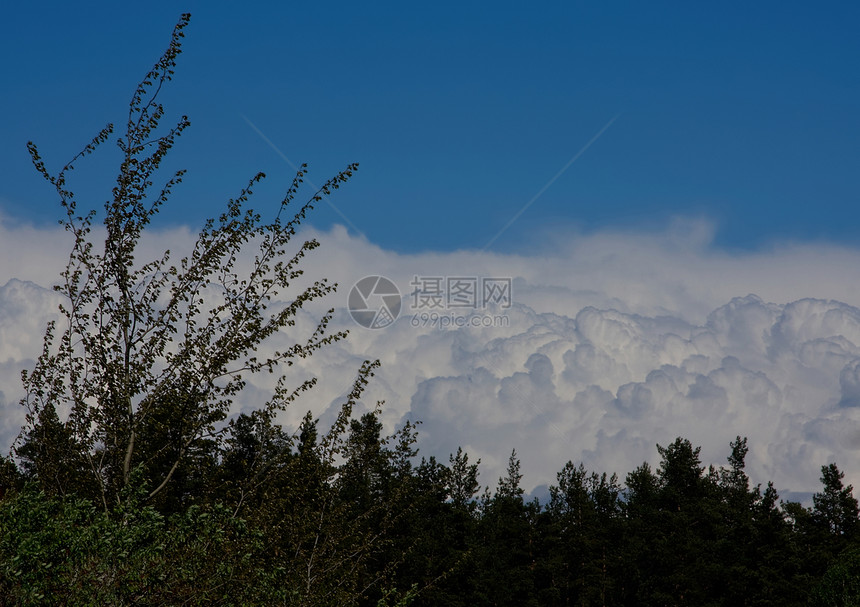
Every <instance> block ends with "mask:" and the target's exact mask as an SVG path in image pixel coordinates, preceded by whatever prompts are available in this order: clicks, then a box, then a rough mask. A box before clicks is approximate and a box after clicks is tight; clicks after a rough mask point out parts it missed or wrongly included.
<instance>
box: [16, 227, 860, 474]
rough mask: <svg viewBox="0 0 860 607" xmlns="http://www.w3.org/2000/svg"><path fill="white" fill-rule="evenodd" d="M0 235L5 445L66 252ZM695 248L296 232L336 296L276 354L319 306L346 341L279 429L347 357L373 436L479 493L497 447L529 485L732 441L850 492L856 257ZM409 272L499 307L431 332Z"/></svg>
mask: <svg viewBox="0 0 860 607" xmlns="http://www.w3.org/2000/svg"><path fill="white" fill-rule="evenodd" d="M0 232H2V233H0V243H10V242H13V243H15V244H14V247H15V253H16V257H10V256H9V255H8V254H7V255H4V256H3V257H2V260H3V262H0V263H2V267H0V285H5V286H0V381H2V382H3V383H2V384H0V390H2V392H0V406H2V407H3V412H4V413H3V424H2V425H0V433H2V436H0V439H2V441H3V442H4V444H8V442H9V441H10V440H11V438H12V436H14V432H15V431H16V429H17V427H18V426H19V425H20V419H21V415H20V411H18V407H17V405H16V404H15V403H16V401H17V400H18V399H19V398H20V381H19V379H18V373H19V372H20V369H21V368H23V367H27V366H31V365H32V360H33V358H34V356H35V355H36V353H37V352H38V349H39V345H40V340H41V334H42V331H43V327H44V323H45V322H46V321H47V319H48V318H50V316H51V314H52V311H53V310H55V309H56V304H57V299H56V295H55V294H54V293H52V292H51V291H49V290H47V289H46V288H45V287H47V286H48V284H49V283H50V281H51V276H56V275H57V273H58V272H59V269H60V268H61V267H62V262H63V259H64V258H65V255H66V248H65V247H64V246H62V245H63V243H64V241H63V238H62V232H52V231H42V232H39V231H38V230H35V229H33V228H26V227H22V226H9V225H8V224H7V225H4V224H2V223H0ZM37 232H39V233H37ZM711 233H712V230H711V229H710V226H709V225H708V224H707V223H705V222H695V221H692V222H691V221H686V222H685V221H679V222H677V223H675V224H673V225H672V226H669V227H668V228H667V230H666V231H664V232H662V233H635V232H628V233H617V232H607V233H595V234H567V235H564V237H562V236H561V235H558V236H557V237H554V238H553V239H549V240H548V242H549V244H548V246H547V248H546V249H543V250H542V251H541V252H539V253H533V254H528V255H527V254H518V255H513V254H497V253H492V252H479V251H458V252H450V253H424V254H414V255H402V254H396V253H392V252H389V251H385V250H383V249H381V248H379V247H377V246H375V245H373V244H372V243H369V242H367V241H365V240H362V239H358V238H353V237H350V236H349V235H348V234H347V233H346V232H345V231H344V230H343V229H342V228H335V229H333V230H332V231H330V232H327V233H322V234H320V233H316V232H314V231H312V230H308V231H306V232H305V233H304V234H303V236H307V237H309V236H315V237H317V238H318V239H319V240H320V241H321V242H322V243H323V247H322V248H321V249H320V250H319V251H315V252H314V254H313V255H311V256H310V257H309V258H308V260H307V264H306V265H305V270H306V277H307V278H317V277H320V276H327V277H328V278H330V279H331V280H334V281H336V282H338V283H339V285H340V289H339V292H338V294H337V295H336V296H335V297H334V298H331V299H330V300H329V301H327V302H322V303H320V304H319V305H315V306H311V307H310V308H309V309H308V310H306V311H303V312H302V313H301V316H300V319H299V320H300V322H299V324H298V326H297V327H296V329H295V330H294V331H293V332H291V333H285V334H284V335H281V336H279V337H278V340H279V341H282V342H283V343H287V342H289V341H290V340H292V339H298V338H299V337H298V336H299V335H300V334H301V332H302V331H305V332H306V331H307V330H310V329H311V328H312V327H313V325H314V321H315V319H316V318H317V317H318V315H319V314H320V313H321V312H322V311H323V310H324V309H326V308H327V307H335V308H336V315H335V319H334V323H333V324H334V328H335V329H339V328H349V329H350V332H351V333H350V337H349V338H348V339H347V340H345V341H342V342H339V343H337V344H335V345H333V346H331V347H330V348H328V350H327V351H325V352H323V353H321V354H319V355H317V356H314V357H312V358H310V359H308V360H307V361H302V362H301V364H300V365H297V366H296V367H295V368H293V369H291V370H290V371H289V373H290V377H291V378H294V379H295V381H297V382H298V381H299V380H300V379H302V378H304V377H307V376H309V375H315V376H317V377H319V378H320V385H319V386H318V388H316V389H315V390H314V392H313V393H312V394H311V395H310V396H308V397H307V398H306V399H305V400H303V401H302V402H300V403H298V404H297V405H296V407H295V409H294V410H292V411H288V412H287V413H286V414H285V416H284V419H283V421H284V423H285V424H287V425H291V424H296V423H297V422H298V420H300V418H301V417H302V415H303V414H304V412H305V411H306V410H308V409H310V410H312V411H313V413H314V414H315V415H317V416H319V417H320V418H321V419H322V420H323V423H325V422H326V421H327V420H330V419H331V418H332V416H333V415H334V412H335V410H336V407H337V404H338V403H339V402H340V399H341V398H342V396H343V395H344V394H345V393H346V392H347V391H348V390H349V387H350V385H351V383H352V380H353V377H354V373H355V371H356V370H357V369H358V367H359V365H360V364H361V361H362V360H364V359H368V358H370V359H374V358H379V359H380V360H381V361H382V363H383V366H382V369H381V370H380V372H379V373H378V374H377V376H376V377H375V378H374V380H373V382H372V383H371V385H370V387H369V389H368V391H367V393H366V398H365V400H364V402H365V403H366V406H367V407H371V406H373V405H374V404H375V403H376V401H377V400H384V401H385V403H386V404H385V407H384V410H383V421H384V422H385V423H386V425H387V426H388V427H389V428H393V427H395V426H396V425H398V424H400V423H402V422H403V421H404V420H405V419H412V420H416V421H417V420H420V421H421V422H422V425H421V426H420V427H419V430H420V433H421V439H420V443H419V446H420V447H421V449H422V452H423V453H424V454H425V455H431V454H432V455H436V456H437V457H440V458H443V459H445V458H447V455H448V453H451V452H454V451H456V449H457V447H458V446H462V447H463V448H464V449H466V450H467V451H468V452H469V453H470V455H471V456H472V457H473V458H480V459H481V460H482V462H483V463H482V466H481V470H482V478H481V481H482V482H483V483H484V484H489V485H494V484H495V482H496V480H497V479H498V477H499V476H500V475H501V474H502V473H503V470H504V466H505V464H506V461H507V457H508V455H509V454H510V451H511V449H513V448H516V449H517V452H518V454H519V455H520V457H521V460H522V466H523V471H524V474H525V479H524V485H525V486H526V489H531V488H533V487H535V486H538V485H541V484H549V483H552V482H554V480H555V472H556V471H557V470H559V469H560V468H561V466H562V465H563V464H564V462H566V461H567V460H573V461H575V462H578V461H583V462H584V463H585V465H586V466H587V467H589V468H591V469H595V470H599V471H608V472H612V471H617V472H619V473H621V474H623V473H625V472H628V471H630V470H632V469H633V468H634V467H635V466H637V465H638V464H640V463H641V462H642V461H643V460H649V461H651V462H652V463H654V462H655V461H656V459H657V456H656V449H655V444H656V443H660V444H667V443H669V442H671V441H672V440H673V439H674V438H675V437H676V436H684V437H687V438H689V439H690V440H691V441H693V442H694V443H695V444H699V445H702V447H703V449H702V455H703V459H704V460H705V462H706V463H715V464H717V465H720V464H722V463H724V462H725V457H726V455H727V454H728V443H729V441H730V440H732V439H733V438H734V437H735V436H736V435H742V436H748V437H749V444H750V453H749V456H748V466H749V471H750V474H751V476H752V477H753V480H754V481H755V482H766V481H767V480H773V481H774V482H775V483H776V484H777V486H778V487H779V488H781V489H783V490H793V491H814V490H816V489H817V488H818V476H819V474H820V466H821V465H822V464H826V463H828V462H830V461H836V462H837V463H838V464H839V465H840V467H841V468H842V469H844V470H845V471H846V473H847V476H848V480H849V482H853V483H854V484H855V485H856V484H860V465H858V464H857V463H856V462H857V461H859V460H858V457H857V455H858V451H860V308H858V307H857V306H858V305H860V251H858V250H855V249H849V248H844V247H843V248H840V247H834V246H828V245H809V244H797V245H790V244H786V245H783V246H779V247H773V248H770V249H768V250H765V251H758V252H752V253H743V254H739V253H736V254H729V253H726V252H724V251H720V250H716V249H715V248H713V247H712V246H711V244H710V236H711ZM188 241H189V234H188V231H187V230H172V231H162V232H159V233H155V234H154V235H152V236H151V237H150V238H149V240H148V241H147V242H146V245H145V246H146V248H147V250H150V251H152V252H153V255H151V256H154V252H155V251H158V250H162V249H164V248H176V249H178V250H181V248H182V246H183V243H187V242H188ZM38 243H50V244H49V245H40V244H38ZM171 245H175V246H171ZM0 246H6V247H9V246H12V245H0ZM16 258H17V259H23V260H25V261H24V262H23V263H17V262H12V261H11V260H12V259H16ZM27 260H30V261H27ZM49 270H50V271H51V272H49ZM49 274H50V276H49ZM367 275H384V276H386V277H388V278H390V279H391V280H392V281H394V283H395V284H397V285H398V287H399V288H400V290H401V293H402V294H403V309H402V311H401V316H400V318H399V319H398V320H397V321H396V322H395V323H394V324H393V325H391V326H389V327H387V328H384V329H377V330H369V329H364V328H362V327H359V326H356V325H355V324H354V323H353V322H352V320H351V318H350V316H349V313H348V310H347V309H346V304H347V294H348V291H349V289H350V287H351V286H352V285H353V284H354V283H355V282H356V281H357V280H358V279H360V278H362V277H364V276H367ZM416 277H419V278H443V279H444V278H447V277H459V278H467V279H468V278H474V279H476V280H478V281H480V279H481V278H503V279H505V278H509V279H510V280H511V285H512V291H511V295H512V298H511V301H512V303H511V305H510V307H503V306H499V305H490V306H488V307H487V309H482V308H481V307H480V306H478V307H477V308H476V309H470V310H467V309H464V308H454V307H445V305H443V306H442V308H440V309H436V310H433V311H432V312H433V313H435V314H436V315H437V316H435V323H434V322H432V320H433V318H434V317H433V316H432V315H431V314H430V312H431V311H430V310H429V309H426V308H421V307H418V304H419V298H417V297H415V296H413V295H412V290H413V286H412V284H413V283H415V282H416V281H415V278H416ZM752 293H755V295H753V294H752ZM273 381H274V380H273V378H272V377H269V376H268V375H267V374H266V376H260V377H255V378H253V380H252V382H251V386H250V389H249V391H248V393H247V394H245V395H244V396H243V398H242V399H241V400H240V401H238V402H237V403H236V409H237V410H239V409H241V408H247V407H251V406H254V405H255V404H259V403H260V402H261V400H262V399H263V398H265V395H266V393H267V391H268V390H270V389H271V388H272V382H273Z"/></svg>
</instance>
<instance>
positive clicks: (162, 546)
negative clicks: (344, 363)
mask: <svg viewBox="0 0 860 607" xmlns="http://www.w3.org/2000/svg"><path fill="white" fill-rule="evenodd" d="M348 426H349V427H348V430H347V431H346V434H345V437H344V441H343V446H344V450H343V452H342V453H343V454H344V455H345V459H344V460H343V461H342V462H340V463H339V464H333V463H332V462H331V461H329V460H327V459H326V456H325V449H326V448H327V447H326V438H327V437H326V438H323V439H320V438H319V436H318V434H317V430H316V425H315V424H314V422H312V421H311V420H310V419H306V421H305V423H304V424H303V426H302V428H301V429H300V431H299V433H298V436H297V437H293V436H289V435H287V434H285V433H284V432H283V431H282V430H281V429H280V428H278V427H277V426H274V425H268V424H267V423H266V422H265V420H262V419H260V418H255V417H254V416H246V415H242V416H240V417H238V418H236V419H235V420H234V421H233V423H231V424H230V431H229V438H228V440H227V441H225V443H224V446H223V447H221V448H220V449H217V450H216V449H215V447H214V443H213V447H212V451H211V452H210V453H208V454H207V457H201V458H199V459H197V460H195V461H196V462H197V463H196V464H195V465H196V466H198V467H197V468H196V469H195V470H193V473H194V474H193V475H194V476H199V477H205V479H206V480H205V483H202V484H192V485H187V486H186V487H188V488H189V489H188V491H187V492H185V493H184V494H183V495H181V496H179V495H176V499H174V500H164V501H158V500H153V499H149V498H148V493H149V491H148V487H147V486H146V482H145V480H144V479H142V478H139V472H135V473H134V474H133V475H132V476H133V483H132V486H134V487H137V489H134V490H132V489H127V490H126V493H127V495H124V496H123V497H124V499H123V500H120V501H119V502H118V503H117V505H116V506H115V507H113V508H111V509H110V510H108V511H105V510H103V509H101V508H99V500H98V499H97V497H98V496H97V495H90V496H87V495H86V493H85V491H84V490H83V489H82V491H81V493H75V494H65V495H60V494H58V493H57V492H54V491H52V490H51V489H50V485H48V486H44V485H42V484H41V479H40V478H39V476H38V473H35V472H33V471H32V470H33V469H32V468H26V467H25V468H24V470H25V471H23V472H18V471H17V470H16V469H15V467H14V465H13V464H11V462H9V461H8V460H6V461H5V464H4V480H3V483H4V488H5V489H6V495H5V498H4V499H3V500H2V501H0V605H39V604H62V605H89V604H92V605H131V604H146V605H179V604H224V605H268V604H288V605H370V606H373V605H392V604H396V603H397V601H400V602H401V603H400V604H413V605H428V606H431V605H433V606H437V605H442V606H445V605H450V606H466V605H488V606H489V605H511V606H514V605H517V606H519V605H733V606H734V605H780V606H785V605H810V604H812V605H855V604H857V603H858V600H860V564H858V563H860V560H858V553H860V543H858V539H860V537H858V504H857V500H856V499H855V498H854V497H853V495H852V488H851V487H850V486H847V487H846V486H844V484H843V482H842V473H841V472H840V471H839V469H838V468H837V467H836V466H835V465H834V464H830V465H828V466H824V467H823V468H822V477H821V481H822V489H821V491H820V492H818V493H816V494H815V496H814V500H813V505H812V506H811V507H804V506H802V505H801V504H799V503H794V502H788V503H783V502H780V501H779V497H778V496H777V494H776V491H775V490H774V489H773V487H772V486H771V485H768V486H767V487H765V488H764V489H762V488H761V487H760V486H756V487H750V485H749V480H748V478H747V476H746V474H745V472H744V455H745V453H746V449H747V447H746V440H745V439H741V438H738V439H737V440H736V441H734V442H733V443H732V445H731V454H730V456H729V458H728V462H729V463H728V465H727V466H725V467H722V468H714V467H709V468H707V469H706V468H704V467H703V466H702V465H701V462H700V460H699V450H698V449H696V448H694V447H693V446H692V445H691V444H690V442H689V441H687V440H685V439H681V438H679V439H677V440H676V441H675V442H673V443H672V444H671V445H668V446H667V447H660V448H659V449H660V454H661V457H662V460H661V462H660V465H659V467H658V468H657V469H656V470H652V469H651V468H650V467H649V466H648V465H647V464H643V465H642V466H640V467H639V468H637V469H636V470H634V471H632V472H630V473H629V474H628V475H627V477H626V482H625V483H624V484H621V483H619V481H618V479H617V478H616V477H615V476H607V475H606V474H598V473H596V472H589V471H587V470H585V469H584V468H583V466H582V465H579V466H576V465H573V464H572V463H568V464H566V465H565V466H564V468H563V469H562V470H561V471H560V472H559V473H558V475H557V483H556V484H555V485H554V486H553V487H551V490H550V498H549V500H548V502H547V503H545V504H541V503H539V502H538V501H537V500H531V501H527V500H525V499H524V497H523V490H522V488H521V487H520V474H519V460H517V459H516V456H515V455H514V454H512V456H511V460H510V464H509V468H508V473H507V474H506V476H505V477H504V478H501V479H499V482H498V485H497V487H496V489H495V490H494V491H492V492H490V491H485V492H484V493H483V495H480V496H479V495H478V492H479V485H478V482H477V478H478V464H477V463H475V464H472V463H470V462H469V458H468V455H467V454H465V453H463V452H462V451H458V453H457V454H453V455H451V457H450V459H449V462H448V464H447V465H445V464H442V463H440V462H438V461H436V460H435V459H434V458H430V459H429V460H428V459H422V460H421V461H420V463H415V459H414V456H415V450H414V447H413V442H414V440H415V437H416V435H415V432H414V429H413V428H412V427H410V426H407V427H406V428H404V429H402V430H401V431H400V432H398V433H397V434H396V435H394V436H391V437H386V436H384V435H383V434H382V431H381V430H382V426H381V424H380V422H379V420H378V415H377V414H375V413H368V414H365V415H364V416H362V417H360V418H359V419H352V420H351V421H350V423H349V424H348ZM201 462H205V463H202V464H201ZM26 470H30V471H29V472H28V471H26ZM251 470H255V472H254V473H252V474H250V475H249V471H251ZM248 478H255V479H256V480H255V481H254V483H253V485H248V484H246V481H247V479H248ZM176 491H177V492H179V491H180V490H179V489H177V490H176Z"/></svg>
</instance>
